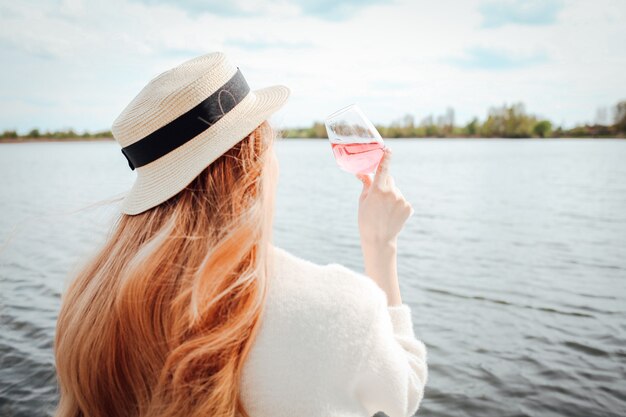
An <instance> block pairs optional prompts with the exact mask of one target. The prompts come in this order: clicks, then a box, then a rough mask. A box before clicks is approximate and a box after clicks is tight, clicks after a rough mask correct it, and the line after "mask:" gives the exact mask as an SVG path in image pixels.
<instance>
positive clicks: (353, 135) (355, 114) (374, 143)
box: [325, 104, 385, 174]
mask: <svg viewBox="0 0 626 417" xmlns="http://www.w3.org/2000/svg"><path fill="white" fill-rule="evenodd" d="M325 124H326V132H327V133H328V140H330V145H331V148H332V150H333V155H334V156H335V160H336V161H337V164H338V165H339V167H340V168H341V169H342V170H344V171H347V172H350V173H352V174H370V173H374V172H375V171H376V167H377V166H378V163H379V162H380V160H381V158H382V157H383V153H384V149H385V143H384V142H383V138H382V137H381V136H380V133H378V131H377V130H376V128H375V127H374V125H373V124H372V122H370V121H369V119H368V118H367V117H366V116H365V114H364V113H363V111H362V110H361V108H360V107H359V106H358V105H356V104H351V105H349V106H347V107H344V108H343V109H340V110H337V111H336V112H334V113H333V114H331V115H330V116H328V117H327V118H326V121H325Z"/></svg>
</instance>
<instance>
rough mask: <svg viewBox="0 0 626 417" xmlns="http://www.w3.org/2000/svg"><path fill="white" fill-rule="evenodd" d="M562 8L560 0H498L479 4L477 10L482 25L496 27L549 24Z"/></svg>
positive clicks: (554, 20) (553, 21) (554, 19)
mask: <svg viewBox="0 0 626 417" xmlns="http://www.w3.org/2000/svg"><path fill="white" fill-rule="evenodd" d="M562 8H563V4H562V3H561V1H560V0H499V1H490V2H487V3H483V4H481V5H480V7H479V11H480V13H481V14H482V16H483V23H482V26H483V27H485V28H496V27H500V26H504V25H506V24H509V23H512V24H519V25H531V26H538V25H550V24H552V23H555V22H556V18H557V14H558V12H559V11H560V10H561V9H562Z"/></svg>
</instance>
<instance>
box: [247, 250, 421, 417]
mask: <svg viewBox="0 0 626 417" xmlns="http://www.w3.org/2000/svg"><path fill="white" fill-rule="evenodd" d="M270 248H271V251H272V252H273V253H274V257H273V259H274V262H273V266H272V268H273V276H272V277H270V278H271V281H270V290H269V294H268V298H267V304H266V309H265V310H264V313H263V316H262V323H261V328H260V330H259V334H258V336H257V339H256V340H255V342H254V345H253V347H252V350H251V352H250V356H249V357H248V360H247V361H246V363H245V364H244V368H243V375H242V381H241V383H242V387H241V389H242V392H241V397H242V401H243V404H244V406H245V407H246V410H247V411H248V412H249V413H250V416H251V417H357V416H358V417H370V416H372V415H374V414H376V413H377V412H379V411H382V412H384V413H385V414H387V415H388V416H390V417H409V416H412V415H414V414H415V412H416V411H417V408H418V406H419V404H420V402H421V400H422V397H423V393H424V385H425V383H426V378H427V366H426V349H425V347H424V344H423V343H422V342H421V341H419V340H418V339H416V338H415V334H414V332H413V323H412V317H411V310H410V307H409V306H408V305H406V304H402V305H400V306H388V305H387V295H386V293H385V292H384V291H383V290H382V289H381V288H380V287H379V286H378V285H377V284H376V283H375V282H374V281H372V279H370V278H369V277H367V276H365V275H363V274H361V273H358V272H355V271H353V270H351V269H349V268H347V267H345V266H342V265H341V264H337V263H331V264H327V265H319V264H316V263H313V262H310V261H307V260H305V259H302V258H300V257H297V256H296V255H294V254H292V253H290V252H288V251H286V250H284V249H282V248H279V247H277V246H270Z"/></svg>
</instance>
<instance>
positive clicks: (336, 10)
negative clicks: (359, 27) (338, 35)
mask: <svg viewBox="0 0 626 417" xmlns="http://www.w3.org/2000/svg"><path fill="white" fill-rule="evenodd" d="M390 2H391V1H390V0H343V1H337V0H297V1H296V3H298V5H299V6H300V9H301V10H302V12H303V13H304V14H307V15H312V16H316V17H321V18H324V19H328V20H344V19H347V18H350V16H352V15H353V14H355V13H356V12H358V11H359V9H362V8H365V7H367V6H371V5H374V4H388V3H390Z"/></svg>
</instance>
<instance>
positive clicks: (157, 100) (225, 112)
mask: <svg viewBox="0 0 626 417" xmlns="http://www.w3.org/2000/svg"><path fill="white" fill-rule="evenodd" d="M288 97H289V89H288V88H287V87H285V86H282V85H275V86H271V87H266V88H262V89H259V90H254V91H252V90H250V88H249V86H248V84H247V82H246V80H245V79H244V78H243V75H242V74H241V71H240V70H239V68H238V67H237V66H235V64H233V63H232V62H231V61H230V60H229V58H228V57H227V56H226V55H225V54H223V53H221V52H213V53H209V54H205V55H201V56H199V57H196V58H193V59H190V60H188V61H186V62H183V63H182V64H180V65H178V66H176V67H174V68H172V69H170V70H167V71H165V72H163V73H161V74H159V75H157V76H156V77H154V78H153V79H152V80H150V82H148V84H147V85H146V86H145V87H144V88H143V89H142V90H141V91H140V92H139V93H138V94H137V96H136V97H135V98H134V99H133V100H132V101H131V102H130V103H129V104H128V105H127V106H126V107H125V108H124V110H122V113H121V114H120V115H119V116H118V117H117V118H116V119H115V121H114V122H113V125H112V127H111V132H112V133H113V137H114V138H115V140H117V142H118V143H119V144H120V146H121V147H122V153H123V154H124V156H125V157H126V159H127V160H128V164H129V166H130V168H131V169H133V170H135V171H136V172H137V178H136V180H135V183H134V184H133V186H132V188H131V189H130V191H129V192H128V193H127V194H126V196H125V197H124V200H123V201H122V206H121V210H122V212H123V213H126V214H139V213H141V212H143V211H146V210H148V209H150V208H152V207H154V206H156V205H158V204H160V203H162V202H164V201H165V200H167V199H169V198H170V197H173V196H174V195H176V194H177V193H178V192H179V191H181V190H182V189H183V188H185V187H186V186H187V185H188V184H189V183H190V182H191V181H192V180H193V179H194V178H195V177H196V176H197V175H198V174H200V172H202V170H203V169H204V168H206V167H207V166H208V165H210V164H211V162H213V161H215V160H216V159H217V158H218V157H219V156H220V155H222V154H223V153H224V152H226V151H227V150H228V149H230V148H232V147H233V146H234V145H235V144H236V143H237V142H239V141H241V140H242V139H243V138H244V137H246V136H247V135H248V134H249V133H250V132H252V131H253V130H254V129H256V128H257V127H258V126H259V125H260V124H261V123H263V121H265V120H266V119H267V118H268V117H269V116H270V115H271V114H272V113H274V112H275V111H277V110H278V109H279V108H280V107H282V105H283V104H284V103H285V102H286V101H287V98H288Z"/></svg>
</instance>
